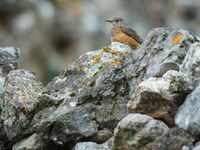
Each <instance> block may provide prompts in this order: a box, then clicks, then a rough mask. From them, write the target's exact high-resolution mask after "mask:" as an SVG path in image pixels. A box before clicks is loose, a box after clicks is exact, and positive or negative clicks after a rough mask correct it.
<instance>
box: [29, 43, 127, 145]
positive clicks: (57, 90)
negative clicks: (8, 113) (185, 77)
mask: <svg viewBox="0 0 200 150" xmlns="http://www.w3.org/2000/svg"><path fill="white" fill-rule="evenodd" d="M115 45H116V46H118V47H117V48H120V49H115V50H114V46H115ZM112 48H113V49H111V48H104V49H102V50H98V51H92V52H88V53H87V54H85V55H83V56H81V57H80V58H79V59H78V60H77V61H76V62H75V63H73V64H72V65H69V66H68V68H67V69H66V70H65V71H64V73H63V75H62V76H59V77H56V78H55V79H54V80H53V81H52V82H51V83H49V84H48V85H47V87H46V89H45V90H44V91H43V92H42V95H40V97H39V99H41V101H43V102H44V100H45V103H44V104H43V103H40V104H41V106H40V107H38V108H39V110H40V108H41V111H42V112H44V111H47V112H51V113H48V115H46V113H41V111H39V112H38V113H37V114H36V115H35V117H34V119H33V122H32V125H33V126H32V127H31V129H28V130H29V131H30V130H31V131H35V132H39V131H43V133H44V135H46V136H48V137H49V139H51V140H52V141H53V142H55V143H57V144H60V145H62V144H66V143H76V142H78V141H80V140H84V139H92V140H94V141H96V142H105V141H106V140H107V139H108V138H110V137H111V136H112V130H113V129H114V128H115V127H116V125H117V123H118V121H119V120H121V119H122V118H123V117H124V116H125V115H126V114H127V110H126V104H127V102H128V100H129V94H128V92H129V88H128V84H127V81H126V76H125V73H123V71H122V67H123V64H124V61H125V56H126V55H128V54H129V55H130V52H131V49H130V48H129V47H128V46H126V45H123V44H122V45H119V44H114V45H113V47H112ZM61 93H62V94H61ZM42 99H43V100H42ZM61 102H62V103H61ZM59 103H61V104H60V105H58V104H59ZM51 106H52V107H53V106H54V107H55V106H56V108H55V109H56V110H54V111H49V110H48V109H50V108H51V109H53V108H52V107H51ZM45 107H48V108H46V109H45V110H44V108H45ZM38 114H39V115H38ZM38 116H39V117H38ZM105 130H107V132H104V131H105ZM27 132H28V131H27Z"/></svg>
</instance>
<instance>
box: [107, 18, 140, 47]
mask: <svg viewBox="0 0 200 150" xmlns="http://www.w3.org/2000/svg"><path fill="white" fill-rule="evenodd" d="M106 21H107V22H110V23H112V24H113V27H112V29H111V33H110V37H111V42H120V43H124V44H126V45H128V46H130V47H131V48H132V49H136V48H138V47H139V46H140V45H141V44H142V42H143V41H142V38H141V37H140V36H139V35H138V34H137V33H136V32H135V31H134V30H133V29H131V28H130V27H129V26H128V24H127V23H125V21H124V20H123V19H122V18H118V17H115V18H113V19H112V20H106Z"/></svg>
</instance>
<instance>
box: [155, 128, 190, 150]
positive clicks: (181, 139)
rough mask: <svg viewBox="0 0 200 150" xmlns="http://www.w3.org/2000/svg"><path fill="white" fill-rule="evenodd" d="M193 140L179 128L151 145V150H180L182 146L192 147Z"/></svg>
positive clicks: (170, 131)
mask: <svg viewBox="0 0 200 150" xmlns="http://www.w3.org/2000/svg"><path fill="white" fill-rule="evenodd" d="M193 142H194V138H193V137H192V136H191V135H189V134H188V133H187V132H185V131H184V130H183V129H180V128H172V129H170V130H169V131H167V132H166V133H164V134H163V135H161V136H160V137H158V138H157V139H156V140H155V142H154V143H153V149H152V150H158V149H162V150H181V148H182V147H183V146H188V147H190V146H192V144H193Z"/></svg>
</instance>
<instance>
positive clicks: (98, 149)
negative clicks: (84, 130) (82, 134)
mask: <svg viewBox="0 0 200 150" xmlns="http://www.w3.org/2000/svg"><path fill="white" fill-rule="evenodd" d="M73 150H110V149H109V148H108V146H107V145H106V144H97V143H94V142H79V143H77V144H76V145H75V146H74V148H73Z"/></svg>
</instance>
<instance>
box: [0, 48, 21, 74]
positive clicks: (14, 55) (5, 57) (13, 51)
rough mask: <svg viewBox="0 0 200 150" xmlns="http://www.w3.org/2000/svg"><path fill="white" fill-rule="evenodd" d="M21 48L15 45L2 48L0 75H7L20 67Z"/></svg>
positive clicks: (0, 50)
mask: <svg viewBox="0 0 200 150" xmlns="http://www.w3.org/2000/svg"><path fill="white" fill-rule="evenodd" d="M19 56H20V49H18V48H15V47H5V48H2V47H1V48H0V64H1V66H0V75H1V76H2V75H7V74H8V73H9V72H10V71H11V70H16V69H18V68H19Z"/></svg>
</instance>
